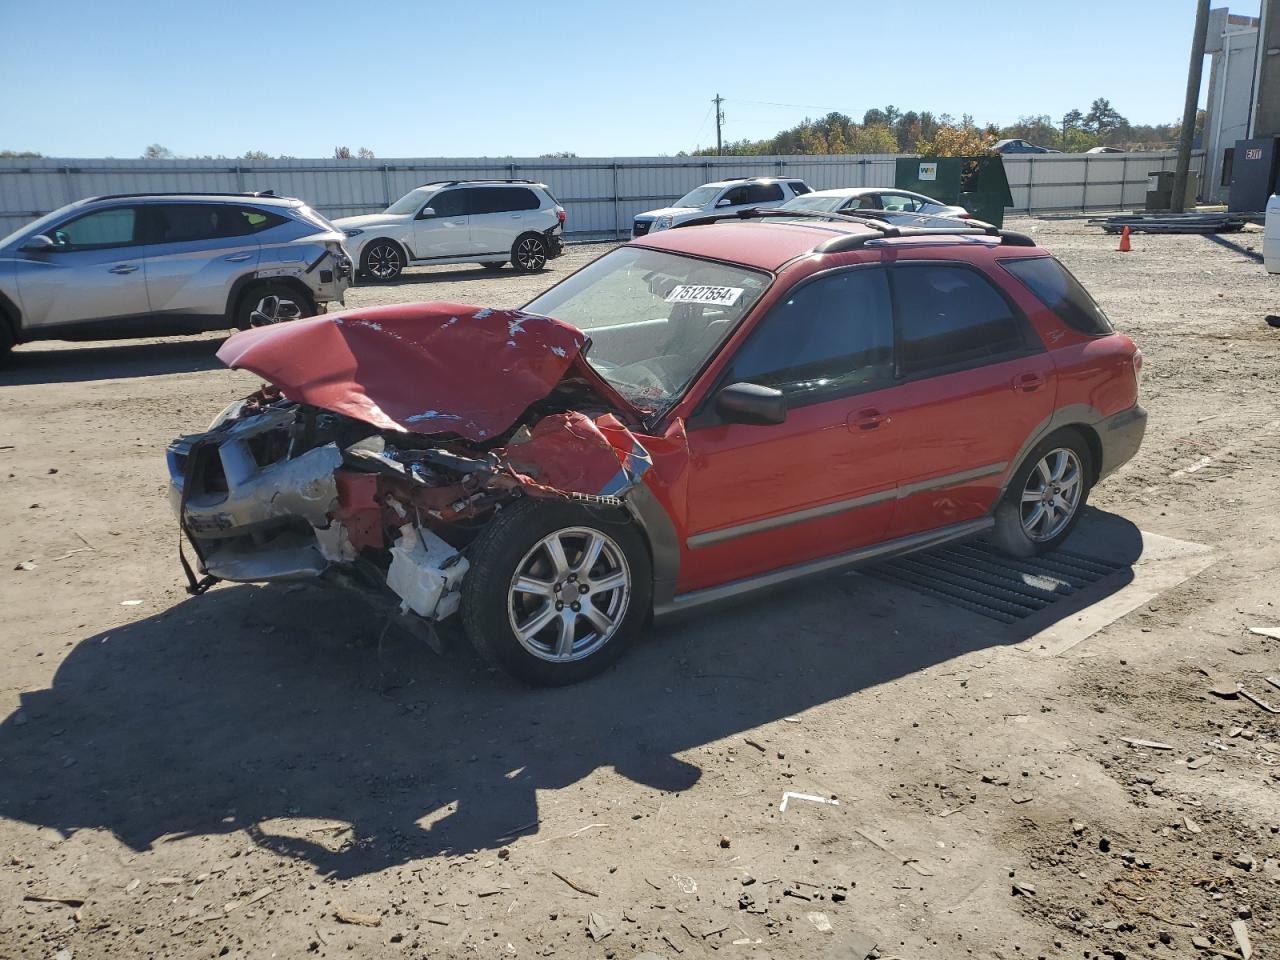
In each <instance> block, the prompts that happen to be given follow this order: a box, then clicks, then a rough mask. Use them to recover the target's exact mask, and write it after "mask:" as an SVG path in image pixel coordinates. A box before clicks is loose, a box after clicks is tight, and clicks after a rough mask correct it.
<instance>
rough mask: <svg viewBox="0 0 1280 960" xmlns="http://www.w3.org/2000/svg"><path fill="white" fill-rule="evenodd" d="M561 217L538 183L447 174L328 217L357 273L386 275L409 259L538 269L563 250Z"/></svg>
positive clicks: (380, 277)
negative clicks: (362, 209)
mask: <svg viewBox="0 0 1280 960" xmlns="http://www.w3.org/2000/svg"><path fill="white" fill-rule="evenodd" d="M564 220H565V215H564V207H562V206H560V204H559V203H558V202H557V201H556V198H555V197H553V196H552V195H551V191H550V190H548V189H547V185H546V184H545V183H534V182H533V181H532V180H450V181H447V182H445V183H428V184H424V185H423V186H421V187H417V188H416V189H413V190H410V191H409V192H408V193H406V194H405V195H404V196H403V197H401V198H400V199H399V200H397V201H396V202H395V203H393V204H391V206H389V207H387V209H386V210H383V211H382V213H371V214H368V215H366V216H362V217H342V218H341V219H339V220H335V221H333V222H334V224H335V226H337V227H338V229H339V230H341V231H342V232H343V233H345V234H346V237H347V242H346V247H347V250H348V252H349V253H350V254H351V258H352V259H353V260H354V261H355V262H356V264H357V266H358V267H359V270H360V273H361V274H362V275H363V276H364V277H366V278H368V279H370V280H394V279H395V278H396V277H398V276H400V272H401V271H402V270H403V269H404V268H405V267H407V266H410V265H427V264H441V263H480V264H483V265H484V266H485V267H486V268H488V269H490V270H498V269H500V268H501V267H502V265H503V264H504V263H507V262H508V261H510V263H511V265H512V266H513V267H515V269H516V270H517V271H519V272H521V273H529V272H532V271H535V270H541V269H542V268H543V267H545V266H546V265H547V261H548V260H550V259H552V258H553V257H558V256H560V254H561V253H563V252H564V240H563V236H562V235H563V233H564Z"/></svg>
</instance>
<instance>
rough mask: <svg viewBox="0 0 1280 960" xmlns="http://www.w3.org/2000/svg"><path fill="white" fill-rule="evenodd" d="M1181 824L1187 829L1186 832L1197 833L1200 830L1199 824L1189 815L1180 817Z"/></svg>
mask: <svg viewBox="0 0 1280 960" xmlns="http://www.w3.org/2000/svg"><path fill="white" fill-rule="evenodd" d="M1182 825H1183V826H1184V827H1186V828H1187V831H1188V832H1190V833H1199V832H1200V824H1198V823H1196V822H1195V821H1194V820H1192V819H1191V818H1190V817H1183V818H1182Z"/></svg>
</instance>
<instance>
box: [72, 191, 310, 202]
mask: <svg viewBox="0 0 1280 960" xmlns="http://www.w3.org/2000/svg"><path fill="white" fill-rule="evenodd" d="M134 197H270V198H273V199H276V200H292V199H293V198H292V197H277V196H276V192H275V191H274V190H258V191H257V192H254V193H250V192H248V191H246V192H243V193H219V192H218V191H216V190H148V191H146V192H144V193H104V194H102V195H101V196H97V197H85V199H86V200H131V199H133V198H134Z"/></svg>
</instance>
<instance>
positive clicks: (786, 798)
mask: <svg viewBox="0 0 1280 960" xmlns="http://www.w3.org/2000/svg"><path fill="white" fill-rule="evenodd" d="M792 800H808V801H809V802H810V803H826V804H830V805H831V806H833V807H838V806H840V801H839V800H829V799H827V798H826V797H816V796H814V795H813V794H812V793H794V792H793V791H791V790H788V791H787V792H786V793H784V794H783V795H782V802H781V803H780V804H778V812H779V813H786V812H787V804H788V803H789V802H790V801H792Z"/></svg>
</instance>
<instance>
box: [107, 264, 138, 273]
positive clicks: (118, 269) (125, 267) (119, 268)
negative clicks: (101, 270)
mask: <svg viewBox="0 0 1280 960" xmlns="http://www.w3.org/2000/svg"><path fill="white" fill-rule="evenodd" d="M137 269H138V268H137V266H136V265H134V264H132V263H117V264H116V265H115V266H114V267H108V268H107V273H133V272H134V271H135V270H137Z"/></svg>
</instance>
